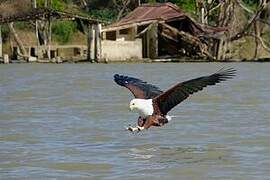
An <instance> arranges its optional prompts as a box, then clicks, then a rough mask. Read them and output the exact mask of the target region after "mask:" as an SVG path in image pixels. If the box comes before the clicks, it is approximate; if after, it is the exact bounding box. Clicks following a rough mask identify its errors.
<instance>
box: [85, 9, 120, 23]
mask: <svg viewBox="0 0 270 180" xmlns="http://www.w3.org/2000/svg"><path fill="white" fill-rule="evenodd" d="M89 15H90V16H93V17H95V18H98V19H103V20H107V21H111V20H114V19H116V17H117V10H116V9H108V8H105V9H100V10H99V9H94V10H90V12H89Z"/></svg>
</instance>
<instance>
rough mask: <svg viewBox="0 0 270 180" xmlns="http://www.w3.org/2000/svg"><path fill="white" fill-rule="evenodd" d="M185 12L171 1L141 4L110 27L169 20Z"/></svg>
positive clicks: (181, 15)
mask: <svg viewBox="0 0 270 180" xmlns="http://www.w3.org/2000/svg"><path fill="white" fill-rule="evenodd" d="M183 16H185V14H184V13H183V12H182V11H181V10H180V9H179V8H178V7H177V6H176V5H174V4H172V3H169V2H168V3H157V4H143V5H141V6H139V7H137V8H136V9H134V10H133V11H132V12H131V13H130V14H129V15H127V16H126V17H124V18H122V19H121V20H120V21H118V22H116V23H114V24H112V25H110V27H116V26H122V25H127V24H132V23H137V22H143V21H150V20H164V21H167V20H170V19H174V18H179V17H183Z"/></svg>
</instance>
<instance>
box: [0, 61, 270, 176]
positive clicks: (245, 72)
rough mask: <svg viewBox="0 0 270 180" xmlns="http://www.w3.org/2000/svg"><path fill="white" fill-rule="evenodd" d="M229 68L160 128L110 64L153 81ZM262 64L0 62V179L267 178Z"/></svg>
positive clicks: (268, 75) (266, 88)
mask: <svg viewBox="0 0 270 180" xmlns="http://www.w3.org/2000/svg"><path fill="white" fill-rule="evenodd" d="M221 67H234V68H235V69H237V70H238V75H237V77H236V78H234V79H233V80H230V81H227V82H224V83H222V84H219V85H217V86H215V87H209V88H207V89H206V90H204V91H203V92H200V93H196V94H195V95H193V96H192V97H190V98H189V99H187V100H185V101H184V102H183V103H182V104H180V105H178V106H177V107H176V108H175V109H174V110H173V111H172V112H171V115H175V116H177V117H175V118H174V119H173V120H172V121H171V122H170V123H169V124H167V125H165V126H164V127H162V128H155V127H154V128H150V129H149V130H147V131H144V132H141V133H130V132H127V131H125V130H124V127H125V126H127V125H129V124H132V125H133V124H135V123H136V119H137V114H136V113H133V112H130V111H129V110H128V104H129V101H130V100H131V98H132V96H131V94H130V93H129V91H128V90H127V89H124V88H122V87H119V86H117V85H116V84H115V83H114V82H113V75H114V73H123V74H127V75H133V76H136V77H139V78H142V79H144V80H146V81H148V82H151V83H153V84H156V85H158V86H159V87H160V88H161V89H166V88H168V87H169V86H171V85H173V84H175V83H176V82H179V81H184V80H187V79H190V78H195V77H197V76H200V75H208V74H210V73H213V72H215V71H216V70H218V69H219V68H221ZM269 69H270V64H267V63H229V64H221V63H211V64H210V63H179V64H170V63H168V64H11V65H1V66H0V179H20V180H21V179H38V178H42V179H142V178H144V179H269V177H270V170H269V168H270V111H269V109H270V72H269Z"/></svg>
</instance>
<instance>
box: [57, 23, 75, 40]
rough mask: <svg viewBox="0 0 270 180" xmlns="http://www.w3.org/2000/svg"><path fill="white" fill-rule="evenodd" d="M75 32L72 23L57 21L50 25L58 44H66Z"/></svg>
mask: <svg viewBox="0 0 270 180" xmlns="http://www.w3.org/2000/svg"><path fill="white" fill-rule="evenodd" d="M75 31H76V25H75V23H73V22H72V21H58V22H55V23H53V25H52V33H53V37H54V38H55V39H56V40H57V41H58V42H60V43H63V44H64V43H67V42H68V41H69V40H70V38H71V37H72V35H73V33H74V32H75Z"/></svg>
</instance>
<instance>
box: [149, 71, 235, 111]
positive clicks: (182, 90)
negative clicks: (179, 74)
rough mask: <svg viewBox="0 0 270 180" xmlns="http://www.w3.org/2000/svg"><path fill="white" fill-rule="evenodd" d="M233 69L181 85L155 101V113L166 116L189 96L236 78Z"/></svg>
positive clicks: (164, 93)
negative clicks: (207, 87)
mask: <svg viewBox="0 0 270 180" xmlns="http://www.w3.org/2000/svg"><path fill="white" fill-rule="evenodd" d="M235 73H236V70H235V69H233V68H230V69H226V70H223V69H221V70H219V71H218V72H216V73H214V74H212V75H210V76H203V77H199V78H196V79H192V80H189V81H185V82H182V83H179V84H177V85H175V86H173V87H172V88H170V89H168V90H167V91H165V92H163V93H162V94H160V95H159V96H157V97H155V98H154V99H153V103H154V107H155V108H158V109H155V111H158V112H159V113H162V114H163V115H166V114H167V113H168V112H169V111H170V110H171V109H172V108H173V107H175V106H176V105H177V104H179V103H181V102H182V101H183V100H185V99H186V98H187V97H189V95H191V94H193V93H195V92H198V91H201V90H202V89H203V88H204V87H206V86H211V85H215V84H216V83H219V82H221V81H225V80H227V79H231V78H232V77H233V76H235Z"/></svg>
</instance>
